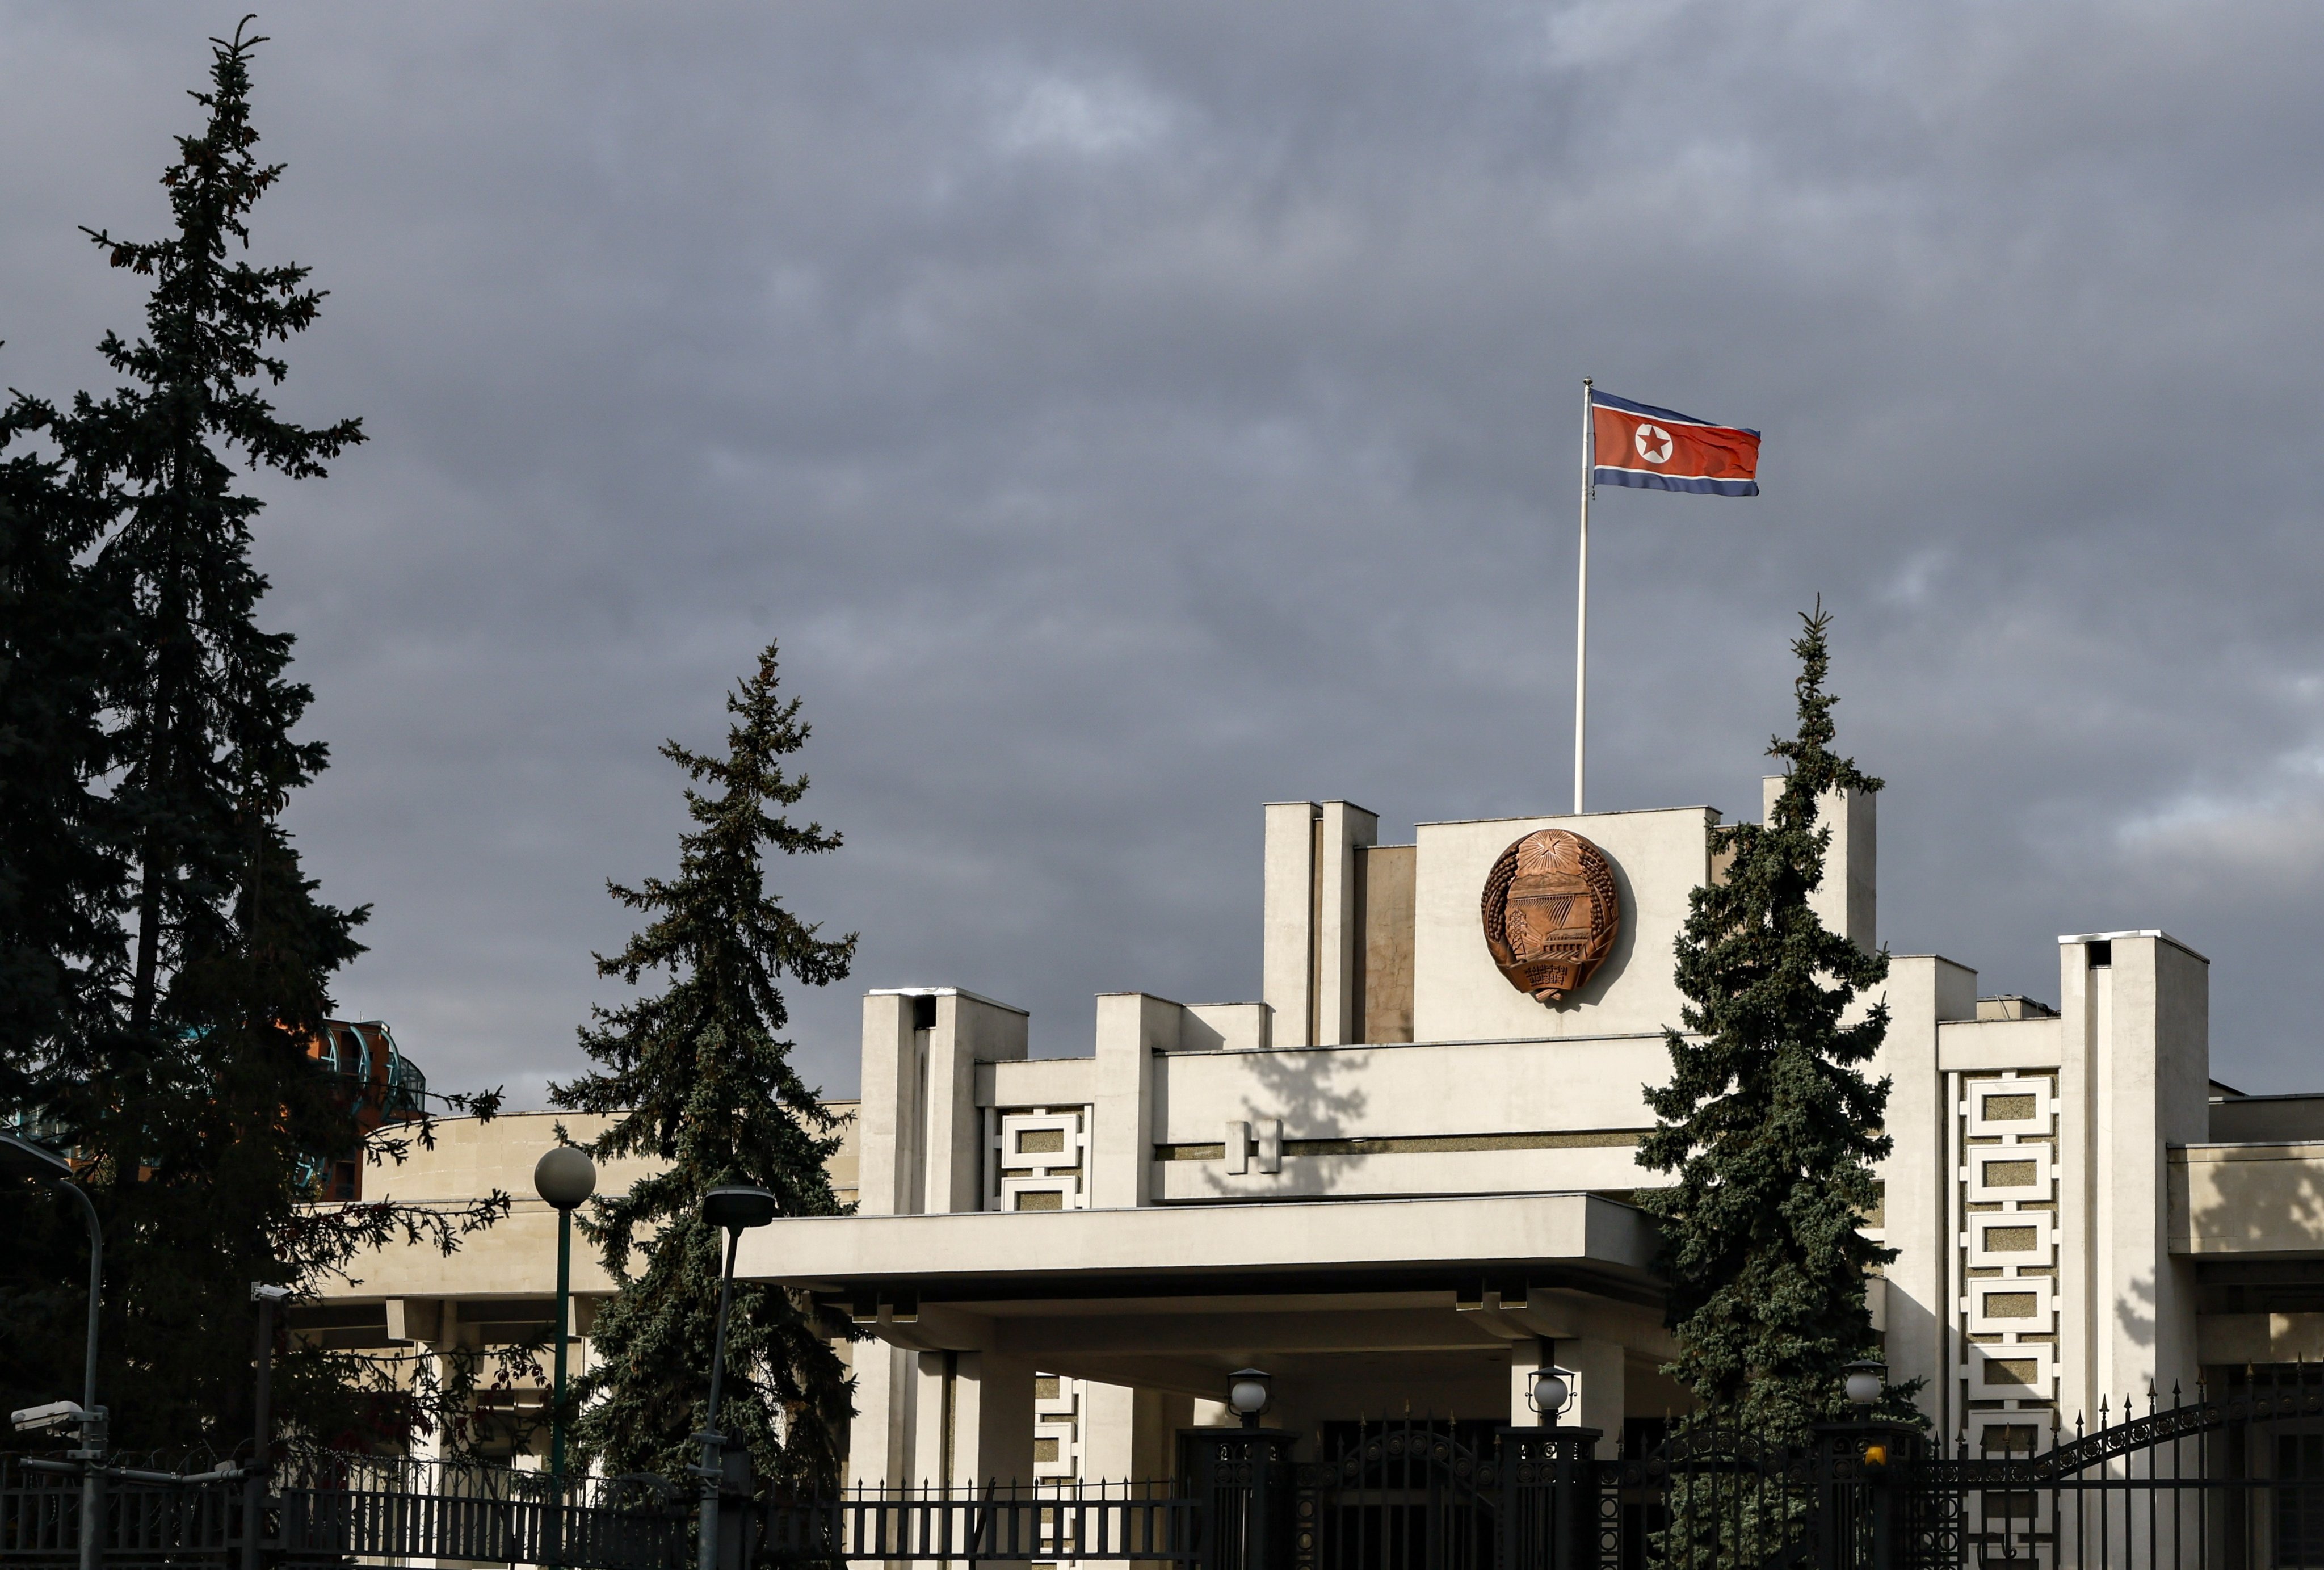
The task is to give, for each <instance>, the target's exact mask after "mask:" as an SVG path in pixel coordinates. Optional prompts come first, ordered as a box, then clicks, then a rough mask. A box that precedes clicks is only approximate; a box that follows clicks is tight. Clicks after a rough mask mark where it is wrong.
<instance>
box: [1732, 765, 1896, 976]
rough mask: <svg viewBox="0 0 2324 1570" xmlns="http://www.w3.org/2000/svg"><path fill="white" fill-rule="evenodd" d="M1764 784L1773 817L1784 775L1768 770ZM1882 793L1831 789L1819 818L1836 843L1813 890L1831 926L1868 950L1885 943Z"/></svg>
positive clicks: (1821, 802) (1815, 902) (1814, 903)
mask: <svg viewBox="0 0 2324 1570" xmlns="http://www.w3.org/2000/svg"><path fill="white" fill-rule="evenodd" d="M1760 787H1761V805H1762V808H1763V809H1764V813H1765V815H1766V816H1769V817H1771V816H1773V815H1774V813H1775V798H1776V797H1777V796H1779V795H1781V794H1782V793H1783V790H1784V777H1783V776H1782V775H1780V774H1771V775H1768V776H1767V777H1766V779H1764V780H1761V781H1760ZM1878 804H1879V798H1878V797H1877V796H1867V795H1866V794H1864V792H1862V791H1861V790H1849V791H1826V792H1825V793H1824V794H1823V796H1822V797H1821V798H1820V799H1818V800H1817V802H1816V822H1817V823H1818V824H1819V825H1820V826H1821V827H1825V828H1829V829H1831V850H1829V851H1828V852H1826V853H1825V855H1824V864H1823V882H1821V883H1820V884H1818V885H1817V887H1816V890H1815V891H1814V892H1813V893H1812V894H1811V895H1809V896H1808V903H1809V904H1810V905H1811V906H1812V907H1813V908H1814V910H1815V913H1816V914H1817V915H1818V916H1820V917H1821V918H1822V919H1823V924H1824V926H1825V927H1826V928H1828V929H1830V930H1831V931H1833V932H1838V933H1840V934H1842V935H1843V936H1845V937H1848V938H1849V940H1850V941H1851V942H1853V943H1854V944H1855V945H1856V946H1857V947H1858V948H1861V949H1863V950H1865V951H1866V952H1867V953H1869V952H1871V951H1872V950H1873V949H1875V948H1877V947H1880V939H1879V936H1878V931H1877V928H1878V918H1879V900H1878V897H1877V896H1878V889H1879V881H1878V880H1879V865H1880V859H1879V842H1880V836H1879V827H1880V818H1879V806H1878ZM1764 820H1765V818H1764V817H1763V819H1762V821H1764Z"/></svg>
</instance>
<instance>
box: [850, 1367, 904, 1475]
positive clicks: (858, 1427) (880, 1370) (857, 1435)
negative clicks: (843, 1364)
mask: <svg viewBox="0 0 2324 1570" xmlns="http://www.w3.org/2000/svg"><path fill="white" fill-rule="evenodd" d="M917 1355H918V1354H917V1353H909V1352H906V1351H905V1350H904V1349H903V1348H901V1347H899V1346H890V1345H889V1344H887V1343H886V1342H884V1341H865V1342H860V1343H858V1344H856V1348H855V1418H854V1420H853V1422H852V1423H850V1424H849V1425H848V1429H847V1481H848V1482H849V1483H850V1484H851V1485H853V1486H858V1487H871V1488H878V1487H881V1486H883V1485H896V1484H901V1483H906V1482H912V1481H914V1479H913V1476H912V1473H913V1471H914V1466H915V1464H916V1462H917V1457H916V1455H915V1454H914V1447H913V1443H912V1440H913V1436H912V1423H911V1400H912V1385H913V1382H914V1377H915V1373H916V1370H915V1368H914V1359H915V1358H916V1357H917Z"/></svg>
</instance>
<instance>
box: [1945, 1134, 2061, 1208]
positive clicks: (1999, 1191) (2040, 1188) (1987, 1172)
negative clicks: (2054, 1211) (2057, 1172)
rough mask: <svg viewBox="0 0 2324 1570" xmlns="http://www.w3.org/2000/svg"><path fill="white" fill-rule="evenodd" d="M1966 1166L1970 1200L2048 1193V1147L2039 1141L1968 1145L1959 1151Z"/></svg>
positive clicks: (2035, 1196)
mask: <svg viewBox="0 0 2324 1570" xmlns="http://www.w3.org/2000/svg"><path fill="white" fill-rule="evenodd" d="M1962 1153H1963V1155H1964V1156H1966V1157H1967V1165H1968V1167H1969V1198H1970V1199H1972V1200H1977V1201H1985V1200H1995V1199H2002V1200H2007V1199H2019V1200H2024V1199H2034V1200H2042V1199H2047V1198H2049V1197H2050V1177H2051V1168H2050V1147H2049V1146H2048V1145H2047V1144H2040V1145H1971V1146H1970V1147H1969V1149H1968V1150H1966V1151H1964V1152H1962Z"/></svg>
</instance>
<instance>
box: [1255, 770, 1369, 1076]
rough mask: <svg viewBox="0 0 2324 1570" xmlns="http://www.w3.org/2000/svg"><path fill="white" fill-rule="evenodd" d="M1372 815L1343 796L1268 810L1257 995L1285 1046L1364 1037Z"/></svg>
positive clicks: (1329, 1043)
mask: <svg viewBox="0 0 2324 1570" xmlns="http://www.w3.org/2000/svg"><path fill="white" fill-rule="evenodd" d="M1378 839H1379V815H1378V814H1377V813H1373V812H1369V811H1367V810H1366V809H1365V808H1360V807H1358V806H1357V805H1356V804H1355V803H1354V802H1352V801H1323V802H1316V801H1277V802H1271V803H1269V804H1268V808H1267V847H1266V853H1265V854H1266V860H1265V867H1266V894H1265V899H1264V900H1263V902H1262V911H1261V930H1262V938H1261V946H1260V966H1259V970H1260V980H1259V993H1260V995H1261V996H1262V997H1263V998H1264V999H1265V1000H1266V1002H1267V1003H1268V1007H1269V1008H1271V1009H1273V1010H1274V1011H1275V1042H1276V1044H1277V1046H1284V1047H1307V1046H1324V1047H1337V1046H1344V1045H1347V1044H1349V1043H1351V1042H1356V1041H1360V1040H1362V1039H1364V1033H1365V1032H1364V1020H1363V1011H1364V906H1365V899H1364V857H1363V852H1364V851H1365V850H1366V849H1367V848H1369V846H1370V845H1372V844H1373V843H1375V842H1376V841H1377V840H1378Z"/></svg>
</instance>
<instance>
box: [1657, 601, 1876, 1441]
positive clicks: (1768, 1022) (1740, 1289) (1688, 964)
mask: <svg viewBox="0 0 2324 1570" xmlns="http://www.w3.org/2000/svg"><path fill="white" fill-rule="evenodd" d="M1801 620H1802V621H1803V623H1804V624H1805V625H1804V630H1803V633H1802V635H1801V636H1800V637H1799V639H1798V640H1797V641H1795V642H1794V643H1793V645H1792V649H1793V651H1794V653H1795V654H1796V655H1797V656H1798V657H1799V661H1800V673H1799V677H1798V679H1797V680H1796V682H1795V683H1794V689H1795V691H1796V694H1797V697H1798V710H1799V722H1798V730H1797V732H1796V734H1794V735H1793V736H1792V737H1791V738H1790V739H1788V740H1786V739H1784V738H1780V737H1779V738H1777V739H1776V740H1775V741H1774V742H1772V743H1770V744H1769V747H1768V755H1769V756H1771V757H1775V758H1780V759H1782V760H1783V761H1784V782H1783V790H1782V791H1781V793H1780V794H1779V795H1778V796H1777V797H1776V799H1775V808H1774V809H1773V810H1772V811H1771V812H1770V813H1769V814H1768V815H1767V821H1766V823H1765V824H1764V825H1757V824H1750V823H1738V824H1733V825H1730V826H1728V827H1721V828H1719V829H1716V830H1714V831H1712V839H1711V845H1712V851H1713V854H1714V857H1715V858H1726V857H1731V861H1730V862H1729V865H1728V867H1727V871H1726V873H1725V875H1724V876H1723V877H1718V878H1714V879H1713V880H1712V881H1711V883H1709V884H1708V885H1707V886H1705V887H1702V888H1700V889H1697V890H1695V891H1694V892H1693V894H1692V899H1691V901H1690V908H1689V914H1688V917H1687V920H1686V924H1685V927H1684V928H1683V930H1682V932H1681V935H1680V937H1679V939H1678V943H1677V955H1678V967H1677V979H1678V984H1679V989H1680V991H1681V992H1682V993H1683V994H1684V995H1685V997H1686V998H1687V1000H1688V1003H1687V1006H1686V1007H1685V1008H1684V1009H1683V1011H1682V1018H1683V1021H1684V1022H1685V1027H1686V1030H1685V1032H1684V1033H1682V1032H1680V1031H1678V1030H1670V1031H1667V1032H1666V1039H1667V1043H1668V1047H1669V1050H1670V1059H1671V1077H1670V1082H1669V1083H1668V1084H1667V1085H1664V1086H1662V1087H1660V1088H1649V1089H1648V1090H1647V1092H1646V1100H1647V1104H1648V1105H1649V1106H1650V1107H1651V1108H1652V1110H1653V1112H1654V1113H1655V1119H1656V1126H1655V1128H1654V1130H1653V1131H1650V1132H1649V1133H1648V1134H1647V1135H1646V1138H1645V1139H1644V1140H1642V1141H1640V1144H1639V1149H1638V1163H1639V1165H1640V1166H1642V1167H1646V1168H1649V1169H1651V1170H1654V1171H1657V1172H1672V1173H1675V1174H1677V1178H1678V1181H1677V1183H1676V1184H1675V1186H1674V1187H1665V1188H1656V1189H1649V1190H1646V1191H1645V1192H1643V1193H1641V1194H1640V1196H1639V1203H1640V1205H1642V1206H1643V1207H1644V1208H1646V1210H1647V1211H1648V1212H1649V1213H1650V1214H1654V1215H1655V1216H1656V1217H1658V1218H1659V1219H1660V1221H1661V1223H1662V1227H1663V1233H1664V1238H1665V1271H1666V1273H1667V1276H1668V1279H1669V1289H1670V1301H1669V1314H1670V1322H1671V1325H1672V1328H1673V1330H1674V1332H1675V1334H1676V1337H1677V1340H1678V1343H1679V1347H1680V1351H1679V1356H1678V1359H1677V1361H1676V1362H1674V1363H1672V1364H1671V1365H1670V1366H1669V1368H1668V1370H1667V1371H1668V1372H1670V1373H1671V1374H1673V1375H1674V1376H1675V1377H1676V1378H1677V1379H1678V1380H1679V1381H1681V1382H1682V1383H1683V1384H1684V1385H1685V1386H1686V1387H1687V1388H1688V1390H1691V1391H1692V1392H1693V1394H1694V1396H1695V1399H1697V1400H1698V1401H1700V1402H1701V1403H1702V1405H1703V1406H1704V1408H1708V1409H1709V1410H1710V1411H1711V1412H1713V1413H1715V1414H1718V1415H1719V1416H1720V1418H1722V1419H1723V1420H1728V1421H1731V1422H1734V1423H1736V1424H1738V1425H1739V1426H1740V1427H1742V1428H1743V1429H1744V1430H1745V1431H1747V1432H1748V1433H1750V1434H1753V1435H1755V1436H1757V1437H1759V1438H1761V1439H1762V1440H1765V1441H1768V1442H1772V1443H1784V1444H1796V1443H1803V1442H1804V1441H1805V1440H1806V1438H1807V1436H1808V1430H1809V1427H1810V1426H1811V1425H1812V1424H1813V1423H1815V1422H1817V1421H1821V1420H1823V1419H1826V1418H1835V1417H1838V1416H1840V1414H1841V1413H1842V1411H1843V1409H1844V1407H1845V1399H1844V1397H1843V1396H1842V1394H1841V1390H1840V1382H1841V1369H1842V1367H1843V1365H1844V1364H1846V1363H1847V1362H1849V1361H1851V1360H1854V1359H1857V1358H1860V1357H1864V1356H1866V1355H1867V1354H1868V1353H1871V1352H1872V1351H1873V1350H1874V1349H1875V1347H1876V1346H1877V1339H1876V1337H1875V1335H1874V1334H1873V1331H1872V1326H1871V1321H1870V1318H1869V1316H1867V1312H1866V1308H1865V1276H1866V1273H1867V1271H1868V1270H1871V1269H1873V1268H1874V1267H1876V1266H1878V1265H1881V1264H1885V1263H1886V1261H1889V1260H1891V1259H1893V1258H1895V1250H1893V1249H1887V1248H1883V1247H1881V1246H1880V1245H1878V1244H1877V1243H1875V1242H1872V1241H1871V1240H1870V1239H1868V1238H1867V1237H1866V1236H1865V1235H1864V1232H1863V1222H1864V1218H1865V1217H1866V1216H1867V1214H1870V1213H1871V1211H1872V1210H1873V1207H1874V1206H1875V1205H1876V1204H1877V1201H1878V1195H1879V1190H1878V1186H1877V1182H1876V1180H1875V1178H1874V1177H1873V1169H1872V1163H1873V1162H1875V1161H1877V1160H1878V1159H1881V1158H1883V1157H1885V1156H1886V1155H1887V1153H1888V1150H1889V1144H1890V1141H1889V1139H1888V1136H1887V1135H1886V1134H1885V1133H1883V1132H1882V1131H1881V1118H1882V1114H1883V1112H1884V1109H1885V1108H1886V1104H1887V1099H1888V1082H1887V1081H1886V1080H1885V1079H1883V1080H1880V1081H1879V1082H1877V1083H1874V1082H1872V1081H1870V1080H1867V1077H1866V1076H1865V1075H1864V1074H1863V1072H1862V1066H1863V1065H1864V1064H1865V1063H1867V1062H1868V1061H1869V1060H1870V1059H1871V1058H1872V1057H1873V1055H1874V1054H1875V1053H1877V1051H1878V1050H1879V1048H1880V1044H1881V1040H1882V1039H1883V1037H1884V1036H1885V1034H1886V1030H1887V1027H1888V1011H1887V1006H1886V1003H1885V1002H1876V1003H1875V1004H1874V1005H1873V1006H1872V1007H1871V1008H1869V1009H1868V1010H1866V1011H1863V1012H1862V1013H1861V1014H1860V1015H1859V1016H1858V1017H1857V1018H1856V1019H1854V1020H1853V1021H1849V1022H1843V1021H1848V1016H1849V1011H1850V1009H1851V1007H1852V1006H1853V1005H1855V1004H1856V1003H1857V1002H1858V1000H1859V999H1860V998H1862V997H1863V996H1864V995H1865V994H1866V993H1867V991H1868V990H1869V989H1871V988H1873V987H1875V986H1877V985H1878V984H1880V982H1881V981H1882V980H1883V979H1885V978H1886V975H1887V974H1888V956H1887V953H1886V950H1885V949H1884V950H1882V951H1880V952H1878V953H1872V954H1867V953H1866V952H1865V951H1864V950H1863V949H1860V948H1858V947H1857V946H1856V945H1855V944H1854V943H1852V942H1851V941H1849V939H1848V938H1847V937H1843V936H1841V935H1840V934H1838V933H1835V932H1832V931H1831V930H1830V929H1828V928H1826V927H1825V926H1824V924H1823V923H1822V921H1821V919H1818V917H1817V915H1816V913H1815V911H1814V910H1813V909H1812V907H1811V906H1810V904H1809V902H1808V899H1809V895H1810V894H1811V893H1812V892H1813V891H1815V889H1816V888H1817V887H1818V886H1819V884H1820V883H1821V882H1822V878H1823V872H1824V858H1825V855H1826V854H1827V852H1828V851H1829V850H1830V848H1831V829H1830V828H1829V827H1825V826H1823V825H1821V824H1820V823H1819V822H1818V820H1817V804H1818V801H1819V799H1821V798H1822V797H1824V796H1825V795H1826V794H1827V793H1828V792H1832V791H1839V790H1860V791H1866V792H1870V791H1877V790H1879V789H1880V787H1881V781H1879V780H1875V779H1871V778H1869V777H1867V775H1866V774H1864V773H1863V772H1862V771H1860V770H1858V768H1857V767H1856V765H1855V763H1854V762H1852V761H1851V760H1849V759H1847V758H1842V757H1840V756H1837V755H1836V754H1834V753H1833V752H1832V751H1831V741H1832V737H1833V734H1834V732H1833V726H1832V719H1831V709H1832V706H1833V704H1835V703H1836V702H1838V701H1839V700H1838V699H1837V698H1836V697H1833V696H1831V694H1829V693H1827V692H1826V691H1825V690H1824V681H1825V678H1826V676H1827V674H1828V672H1829V668H1830V651H1829V649H1828V646H1827V643H1826V639H1825V633H1826V629H1827V628H1828V627H1829V626H1830V624H1831V618H1830V617H1829V616H1827V615H1826V614H1823V610H1822V606H1821V604H1819V605H1818V606H1817V608H1816V612H1815V614H1812V615H1808V614H1803V616H1802V618H1801Z"/></svg>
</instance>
